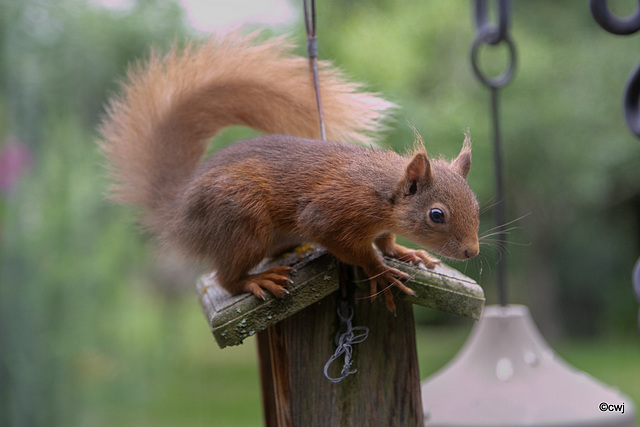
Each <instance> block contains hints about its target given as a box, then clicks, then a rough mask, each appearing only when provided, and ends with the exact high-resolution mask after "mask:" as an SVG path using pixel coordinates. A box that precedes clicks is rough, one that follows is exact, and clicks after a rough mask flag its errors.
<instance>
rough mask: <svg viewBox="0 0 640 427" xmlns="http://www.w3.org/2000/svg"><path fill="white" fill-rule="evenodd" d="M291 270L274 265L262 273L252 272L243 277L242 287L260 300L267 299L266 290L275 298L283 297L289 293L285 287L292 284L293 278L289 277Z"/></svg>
mask: <svg viewBox="0 0 640 427" xmlns="http://www.w3.org/2000/svg"><path fill="white" fill-rule="evenodd" d="M293 271H294V270H293V268H291V267H274V268H271V269H269V270H267V271H264V272H262V273H258V274H252V275H251V276H249V277H247V279H245V281H244V283H243V284H242V289H243V290H244V291H246V292H250V293H252V294H253V295H255V296H256V297H258V298H260V299H261V300H266V299H267V292H266V291H269V293H271V294H272V295H273V296H275V297H277V298H283V297H284V296H285V295H289V291H288V290H287V289H286V287H287V286H289V285H291V284H293V280H291V279H290V278H289V275H290V274H291V273H293Z"/></svg>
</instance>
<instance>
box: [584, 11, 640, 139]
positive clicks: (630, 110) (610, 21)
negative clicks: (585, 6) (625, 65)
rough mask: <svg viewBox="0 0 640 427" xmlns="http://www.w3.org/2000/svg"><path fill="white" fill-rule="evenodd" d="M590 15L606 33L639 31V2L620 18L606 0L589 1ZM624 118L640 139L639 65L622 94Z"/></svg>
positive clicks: (627, 33) (618, 33)
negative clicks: (627, 14)
mask: <svg viewBox="0 0 640 427" xmlns="http://www.w3.org/2000/svg"><path fill="white" fill-rule="evenodd" d="M590 6H591V14H592V15H593V18H594V19H595V20H596V22H597V23H598V24H600V26H601V27H602V28H604V29H605V30H606V31H608V32H610V33H612V34H617V35H629V34H633V33H635V32H637V31H638V30H640V0H638V6H637V7H636V10H635V12H634V13H633V14H631V16H628V17H626V18H620V17H618V16H616V15H614V14H613V13H611V11H610V10H609V8H608V7H607V2H606V0H591V3H590ZM623 105H624V117H625V120H626V121H627V126H628V127H629V129H630V130H631V132H633V134H634V135H635V136H637V137H639V138H640V63H638V65H636V68H635V69H634V70H633V72H632V73H631V75H630V76H629V79H628V80H627V86H626V88H625V94H624V101H623Z"/></svg>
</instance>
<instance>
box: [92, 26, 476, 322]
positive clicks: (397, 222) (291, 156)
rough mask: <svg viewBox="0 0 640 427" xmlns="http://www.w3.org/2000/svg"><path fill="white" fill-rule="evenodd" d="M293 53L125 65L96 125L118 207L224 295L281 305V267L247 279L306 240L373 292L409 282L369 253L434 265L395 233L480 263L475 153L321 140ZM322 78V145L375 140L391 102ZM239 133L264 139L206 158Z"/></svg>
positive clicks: (238, 49) (245, 48) (217, 47)
mask: <svg viewBox="0 0 640 427" xmlns="http://www.w3.org/2000/svg"><path fill="white" fill-rule="evenodd" d="M290 49H291V46H290V45H289V44H288V43H287V42H286V41H285V40H284V39H282V38H277V39H272V40H269V41H266V42H263V43H258V42H257V36H256V35H255V34H253V35H249V36H244V37H241V36H233V37H228V38H222V39H214V40H213V41H211V42H210V43H209V44H207V45H204V46H201V47H194V46H189V47H187V48H186V49H185V50H183V51H178V50H176V49H174V50H172V51H171V52H170V53H169V54H168V55H166V56H165V57H160V56H159V55H157V54H155V53H154V54H152V55H151V58H150V60H149V62H148V63H147V64H146V65H145V66H140V65H139V66H137V67H134V68H133V69H132V70H131V71H130V73H129V75H128V80H127V82H126V83H125V84H124V85H123V91H122V94H121V96H120V97H118V98H115V99H114V100H112V101H111V103H110V104H109V107H108V115H107V118H106V119H105V121H104V124H103V126H102V134H103V142H102V144H101V147H102V150H103V152H104V154H105V156H106V158H107V159H108V161H109V165H110V171H111V175H112V177H113V178H114V180H115V181H116V184H115V185H114V188H113V198H114V199H115V200H117V201H119V202H123V203H128V204H133V205H137V206H140V207H142V208H143V217H142V223H143V225H144V226H145V227H146V228H147V229H148V230H149V231H151V232H152V233H154V234H155V235H157V236H158V237H159V238H160V239H161V240H162V241H163V242H165V244H169V245H172V246H177V247H179V248H181V249H182V250H183V251H184V252H185V253H186V254H188V255H190V256H192V257H194V258H196V259H199V260H202V261H205V262H207V263H208V264H210V265H211V266H212V267H213V268H214V269H215V270H216V274H217V278H218V281H219V282H220V283H221V284H222V286H224V287H225V288H226V289H227V290H229V291H230V292H232V293H238V292H243V291H248V292H253V293H254V294H256V295H257V296H261V297H264V296H265V294H264V290H268V291H269V292H271V293H273V294H275V295H276V296H282V295H284V293H285V286H286V285H287V283H288V282H289V279H288V277H287V273H288V271H287V270H286V269H275V270H270V271H269V272H265V273H261V274H258V275H249V274H248V272H249V271H250V270H251V269H252V268H253V267H255V265H256V264H258V263H259V262H260V260H261V259H262V258H264V257H265V256H268V255H271V254H273V253H274V252H277V251H278V250H280V249H282V248H284V247H286V246H290V245H292V244H294V243H297V242H301V241H303V240H310V241H314V242H316V243H319V244H321V245H323V246H325V247H326V248H327V249H329V251H331V252H332V253H333V254H334V255H336V256H337V257H338V258H340V259H342V260H343V261H345V262H348V263H351V264H354V265H359V266H361V267H362V268H363V269H364V271H365V273H366V274H368V275H369V276H370V278H371V282H372V289H374V288H376V287H380V288H384V287H386V284H387V283H392V284H394V285H396V286H397V287H399V288H400V289H401V290H403V291H404V292H407V293H410V290H409V289H408V288H406V286H404V285H403V284H402V283H401V282H400V281H399V280H398V278H406V275H405V274H404V273H401V272H399V271H398V270H395V269H390V268H388V267H386V266H385V265H384V263H383V261H382V258H381V257H380V255H379V254H378V253H377V252H376V251H374V249H373V244H375V245H376V246H377V247H378V248H379V249H380V250H381V251H382V252H383V253H384V254H386V255H389V256H394V257H397V258H403V259H406V260H407V261H410V262H413V263H416V264H418V263H423V264H425V265H426V266H427V267H431V268H432V267H433V266H434V265H435V264H436V263H437V260H435V259H433V258H431V257H430V256H428V255H427V253H426V252H424V251H414V250H410V249H407V248H404V247H402V246H399V245H397V244H396V243H395V234H401V235H404V236H406V237H407V238H409V239H412V240H414V241H416V242H417V243H419V244H421V245H423V246H425V247H426V248H429V249H432V250H435V251H436V252H438V253H441V254H443V255H445V256H450V257H454V258H469V257H471V256H475V254H477V245H478V242H477V230H478V219H477V216H478V208H477V203H476V201H475V197H474V196H473V193H472V192H471V190H470V189H469V187H468V185H467V183H466V180H465V178H466V174H467V172H468V165H469V164H470V159H471V151H470V145H469V144H465V145H464V147H463V150H462V151H461V153H460V155H459V156H458V158H457V159H456V160H454V161H453V162H452V163H447V162H445V161H439V160H438V161H436V160H434V161H432V160H430V159H429V158H428V157H427V155H426V152H425V151H424V148H423V147H422V148H420V146H417V148H416V151H415V152H414V153H412V154H409V155H407V156H401V155H398V154H396V153H393V152H390V151H382V150H374V149H368V148H365V147H362V146H357V145H346V144H342V143H338V142H323V141H319V140H317V138H318V130H317V119H316V114H317V113H316V106H315V98H314V94H313V89H312V85H311V80H310V75H309V72H308V64H307V60H306V59H305V58H301V57H296V56H293V55H292V54H291V53H290ZM320 82H321V94H322V100H323V105H324V116H325V123H326V129H327V136H328V138H329V139H331V140H336V141H337V140H340V141H355V142H360V143H370V142H371V141H372V137H371V136H372V135H374V134H375V133H376V131H377V130H379V129H380V126H381V122H382V121H383V119H384V118H385V112H386V111H387V110H388V109H389V108H391V104H390V103H388V102H386V101H384V100H382V99H380V98H378V97H376V96H375V95H372V94H368V93H362V92H359V86H358V85H355V84H353V83H349V82H347V81H346V80H345V79H344V78H343V77H342V76H341V74H340V73H339V72H338V71H337V70H335V69H333V68H331V67H329V66H328V65H327V64H323V66H322V67H321V74H320ZM236 124H240V125H246V126H249V127H252V128H254V129H257V130H259V131H262V132H264V133H266V134H271V135H267V136H263V137H259V138H256V139H252V140H246V141H240V142H237V143H235V144H232V145H231V146H229V147H226V148H224V149H222V150H220V151H219V152H217V153H215V154H214V155H213V156H212V157H210V158H209V159H208V160H206V161H204V162H202V157H203V155H204V152H205V150H206V147H207V143H208V141H209V139H210V138H211V137H212V136H213V135H215V134H216V133H217V132H219V131H220V130H221V129H222V128H224V127H227V126H230V125H236ZM305 138H312V139H305ZM201 162H202V163H201ZM432 206H438V209H442V210H445V211H446V212H447V215H448V216H449V222H448V223H447V224H446V226H443V225H442V224H430V223H429V217H428V212H429V209H430V208H431V207H432ZM385 294H386V296H387V305H388V306H389V308H390V309H391V308H393V298H392V297H391V294H390V293H389V292H387V291H385Z"/></svg>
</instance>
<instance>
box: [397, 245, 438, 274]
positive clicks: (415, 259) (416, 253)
mask: <svg viewBox="0 0 640 427" xmlns="http://www.w3.org/2000/svg"><path fill="white" fill-rule="evenodd" d="M398 246H400V245H398ZM401 248H402V249H401V250H398V251H397V252H396V253H394V254H393V257H394V258H396V259H398V260H400V261H403V262H407V263H409V264H413V265H415V266H416V267H418V268H423V269H425V268H426V269H428V270H433V269H434V268H436V265H438V264H440V263H441V261H440V260H439V259H437V258H433V257H432V256H431V255H429V253H428V252H427V251H425V250H422V249H408V248H405V247H401Z"/></svg>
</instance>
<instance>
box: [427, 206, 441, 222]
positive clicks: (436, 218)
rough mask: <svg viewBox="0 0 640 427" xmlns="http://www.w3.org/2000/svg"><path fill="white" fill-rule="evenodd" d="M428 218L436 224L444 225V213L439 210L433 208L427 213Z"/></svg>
mask: <svg viewBox="0 0 640 427" xmlns="http://www.w3.org/2000/svg"><path fill="white" fill-rule="evenodd" d="M429 218H430V219H431V221H433V222H435V223H436V224H444V212H442V210H441V209H438V208H433V209H431V210H430V211H429Z"/></svg>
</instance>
